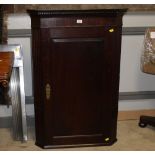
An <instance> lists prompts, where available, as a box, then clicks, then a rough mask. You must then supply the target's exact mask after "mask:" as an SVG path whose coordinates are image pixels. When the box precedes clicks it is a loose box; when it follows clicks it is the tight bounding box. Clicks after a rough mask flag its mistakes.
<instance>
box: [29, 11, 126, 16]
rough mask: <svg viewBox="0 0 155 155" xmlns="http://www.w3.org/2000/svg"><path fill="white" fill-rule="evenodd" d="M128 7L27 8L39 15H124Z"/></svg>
mask: <svg viewBox="0 0 155 155" xmlns="http://www.w3.org/2000/svg"><path fill="white" fill-rule="evenodd" d="M126 11H127V9H97V10H27V12H28V13H29V15H30V16H31V17H32V16H39V17H52V16H53V17H55V16H112V17H114V16H117V15H123V14H124V13H125V12H126Z"/></svg>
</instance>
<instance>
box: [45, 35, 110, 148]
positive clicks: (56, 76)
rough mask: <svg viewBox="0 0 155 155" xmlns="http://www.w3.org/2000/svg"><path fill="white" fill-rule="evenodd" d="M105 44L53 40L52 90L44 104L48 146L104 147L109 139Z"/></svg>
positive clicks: (90, 40)
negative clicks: (99, 145)
mask: <svg viewBox="0 0 155 155" xmlns="http://www.w3.org/2000/svg"><path fill="white" fill-rule="evenodd" d="M104 43H105V38H101V37H99V38H97V37H96V38H95V37H93V38H91V37H85V38H79V37H78V38H76V37H74V38H71V37H70V38H50V41H49V47H48V48H49V49H50V50H48V54H47V55H48V56H47V57H49V59H48V60H47V62H46V64H47V67H46V68H47V70H46V72H47V71H48V73H46V77H45V78H46V80H45V81H47V83H48V87H50V97H49V98H47V102H46V104H45V111H46V112H45V135H46V142H47V143H48V144H49V143H50V144H56V145H59V144H62V145H63V144H78V143H80V144H82V143H85V144H86V143H103V142H104V139H106V138H108V137H109V136H110V134H111V130H113V129H112V125H111V113H112V109H111V103H109V102H108V99H107V97H109V96H106V95H107V93H106V91H107V85H108V84H107V83H108V81H107V76H106V74H107V71H106V70H107V69H106V68H107V66H106V65H105V62H107V60H105V58H107V57H106V56H105V55H106V54H105V53H106V51H105V46H104V45H105V44H104ZM106 48H107V47H106ZM109 49H110V48H109Z"/></svg>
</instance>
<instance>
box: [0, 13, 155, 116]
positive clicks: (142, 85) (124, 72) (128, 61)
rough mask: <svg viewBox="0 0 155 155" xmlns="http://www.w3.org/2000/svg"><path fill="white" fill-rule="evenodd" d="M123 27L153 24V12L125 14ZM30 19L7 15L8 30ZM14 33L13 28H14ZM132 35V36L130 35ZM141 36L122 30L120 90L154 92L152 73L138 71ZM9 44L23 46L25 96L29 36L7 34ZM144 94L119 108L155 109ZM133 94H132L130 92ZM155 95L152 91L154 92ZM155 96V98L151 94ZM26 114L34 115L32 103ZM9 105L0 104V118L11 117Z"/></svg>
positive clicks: (26, 26)
mask: <svg viewBox="0 0 155 155" xmlns="http://www.w3.org/2000/svg"><path fill="white" fill-rule="evenodd" d="M123 23H124V24H123V28H124V29H125V28H128V29H131V30H132V31H135V30H136V31H139V30H141V28H146V27H150V26H154V25H155V12H152V13H149V14H147V13H128V14H126V15H125V16H124V18H123ZM30 28H31V22H30V17H29V16H28V15H27V14H10V15H9V18H8V29H9V32H13V31H14V30H17V31H18V32H19V31H20V30H21V29H22V30H23V29H24V30H28V31H29V30H30ZM14 32H15V31H14ZM131 34H132V35H131ZM143 38H144V35H143V33H141V34H140V35H137V33H130V35H127V33H124V34H123V36H122V54H121V68H120V90H119V91H120V93H127V94H128V96H130V95H131V94H132V93H137V92H138V93H139V92H147V93H149V92H150V91H151V92H155V76H154V75H148V74H144V73H142V72H141V70H140V56H141V51H142V44H143ZM8 43H9V44H14V43H19V44H21V45H22V47H23V54H24V75H25V92H26V96H28V97H31V96H32V70H31V38H30V36H29V35H25V36H22V35H21V36H20V35H19V34H14V35H11V34H9V39H8ZM145 95H146V94H145V93H142V94H141V96H143V97H142V98H143V100H142V99H136V100H135V99H134V98H133V99H132V97H131V99H132V100H120V101H119V110H120V111H121V110H140V109H155V99H145ZM131 96H132V95H131ZM152 96H153V95H152ZM154 96H155V94H154ZM154 98H155V97H154ZM26 111H27V115H33V114H34V107H33V105H32V104H31V105H26ZM10 115H11V107H10V108H8V109H7V107H5V106H0V117H5V116H10Z"/></svg>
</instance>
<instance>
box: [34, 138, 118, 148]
mask: <svg viewBox="0 0 155 155" xmlns="http://www.w3.org/2000/svg"><path fill="white" fill-rule="evenodd" d="M116 141H117V139H114V140H113V141H110V142H108V143H94V144H93V143H92V144H72V145H42V144H39V143H37V142H36V143H35V145H37V146H39V147H41V148H43V149H56V148H74V147H75V148H76V147H94V146H110V145H113V144H114V143H115V142H116Z"/></svg>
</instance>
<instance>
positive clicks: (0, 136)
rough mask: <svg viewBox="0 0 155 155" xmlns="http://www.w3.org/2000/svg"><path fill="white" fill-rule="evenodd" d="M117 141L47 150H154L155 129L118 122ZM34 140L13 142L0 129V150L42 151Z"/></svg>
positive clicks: (128, 122)
mask: <svg viewBox="0 0 155 155" xmlns="http://www.w3.org/2000/svg"><path fill="white" fill-rule="evenodd" d="M117 138H118V141H117V142H116V143H115V144H114V145H112V146H98V147H80V148H66V149H48V151H49V150H60V151H63V150H66V151H71V150H72V151H76V150H77V151H86V150H88V151H91V150H92V151H121V150H122V151H123V150H124V151H130V150H133V151H137V150H139V151H147V150H148V151H149V150H152V151H154V150H155V128H153V127H150V126H148V127H146V128H140V127H139V126H138V120H129V121H118V130H117ZM34 143H35V141H34V138H29V140H28V141H27V142H26V143H21V142H20V141H13V140H12V137H11V134H10V129H2V128H1V129H0V150H1V151H2V150H3V151H5V150H9V151H12V150H17V151H18V150H21V151H29V150H31V151H35V150H36V151H39V150H43V149H41V148H39V147H37V146H35V144H34Z"/></svg>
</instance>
